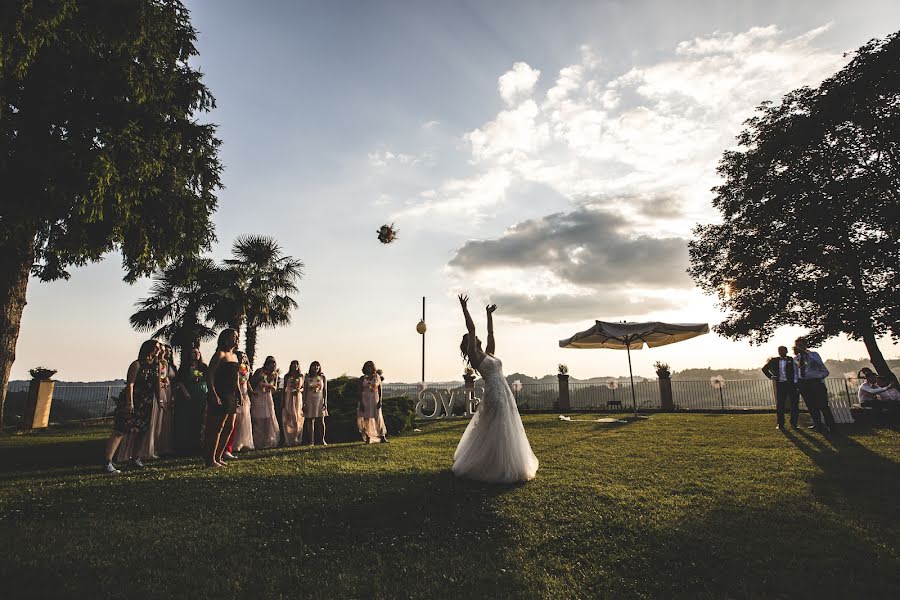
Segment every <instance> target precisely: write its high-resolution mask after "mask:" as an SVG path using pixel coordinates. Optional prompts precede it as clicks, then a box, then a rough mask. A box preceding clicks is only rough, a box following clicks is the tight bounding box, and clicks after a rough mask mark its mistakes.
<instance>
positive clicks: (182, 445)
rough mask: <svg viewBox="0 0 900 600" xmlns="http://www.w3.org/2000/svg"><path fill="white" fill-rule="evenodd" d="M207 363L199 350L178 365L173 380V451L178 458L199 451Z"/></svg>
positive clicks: (206, 389)
mask: <svg viewBox="0 0 900 600" xmlns="http://www.w3.org/2000/svg"><path fill="white" fill-rule="evenodd" d="M206 371H207V366H206V363H205V362H203V354H202V353H201V352H200V348H196V347H195V348H193V349H192V350H191V357H190V359H189V360H183V361H181V368H180V369H178V375H177V376H176V378H175V380H176V398H175V448H176V450H177V451H178V454H181V455H190V454H196V453H198V452H199V451H200V447H201V444H200V431H201V430H202V429H203V413H204V410H205V408H206V395H207V393H208V392H209V388H207V387H206Z"/></svg>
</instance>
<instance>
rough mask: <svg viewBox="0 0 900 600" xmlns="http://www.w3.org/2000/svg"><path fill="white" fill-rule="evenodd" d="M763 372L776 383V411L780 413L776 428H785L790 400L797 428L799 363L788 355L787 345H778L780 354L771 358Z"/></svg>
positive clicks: (793, 425) (793, 422)
mask: <svg viewBox="0 0 900 600" xmlns="http://www.w3.org/2000/svg"><path fill="white" fill-rule="evenodd" d="M762 372H763V374H764V375H765V376H766V377H767V378H769V379H771V380H772V381H773V382H774V383H775V411H776V413H777V415H778V425H776V426H775V429H784V409H785V404H786V403H787V402H788V401H790V403H791V427H793V428H794V429H797V419H798V418H799V416H800V395H799V394H798V393H797V380H798V379H799V373H798V370H797V363H795V362H794V359H793V358H791V357H790V356H788V349H787V346H778V356H776V357H775V358H770V359H769V362H767V363H766V366H764V367H763V368H762Z"/></svg>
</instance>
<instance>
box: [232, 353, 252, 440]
mask: <svg viewBox="0 0 900 600" xmlns="http://www.w3.org/2000/svg"><path fill="white" fill-rule="evenodd" d="M248 369H249V368H248V367H247V365H241V369H240V371H239V372H238V386H239V387H240V388H241V405H240V406H238V409H237V413H236V414H235V416H234V440H233V441H232V449H233V450H234V451H236V452H238V451H240V450H253V449H254V447H255V446H254V445H253V420H252V418H251V416H250V388H249V386H248V385H247V381H248V380H249V378H250V373H249V371H248Z"/></svg>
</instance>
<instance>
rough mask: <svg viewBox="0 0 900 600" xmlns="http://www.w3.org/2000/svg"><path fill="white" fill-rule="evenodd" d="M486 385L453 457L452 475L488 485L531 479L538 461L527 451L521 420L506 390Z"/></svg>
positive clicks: (526, 440)
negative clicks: (480, 400)
mask: <svg viewBox="0 0 900 600" xmlns="http://www.w3.org/2000/svg"><path fill="white" fill-rule="evenodd" d="M505 383H506V382H505V381H501V384H499V385H498V384H493V385H492V384H490V383H489V384H488V386H487V387H486V389H485V397H484V400H483V401H482V402H481V403H480V404H479V405H478V410H477V412H476V413H475V416H474V417H472V420H471V421H469V425H468V426H467V427H466V431H465V432H464V433H463V436H462V439H460V440H459V445H458V446H457V447H456V453H455V454H454V458H455V461H454V463H453V473H454V474H455V475H456V476H458V477H465V478H467V479H475V480H478V481H485V482H489V483H515V482H518V481H530V480H532V479H534V476H535V475H536V474H537V470H538V459H537V457H536V456H535V455H534V452H532V451H531V444H529V443H528V437H527V436H526V435H525V428H524V427H523V426H522V418H521V417H520V416H519V411H518V409H517V408H516V401H515V398H514V397H513V394H512V392H511V391H509V388H508V386H506V385H503V384H505Z"/></svg>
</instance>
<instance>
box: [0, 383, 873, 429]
mask: <svg viewBox="0 0 900 600" xmlns="http://www.w3.org/2000/svg"><path fill="white" fill-rule="evenodd" d="M825 385H826V388H827V390H828V397H829V401H830V402H831V403H832V405H833V406H838V407H847V408H849V407H850V406H852V405H855V404H857V389H858V388H857V386H856V384H855V383H854V382H852V381H851V380H847V379H843V378H838V377H833V378H829V379H826V380H825ZM427 387H428V389H433V390H438V389H440V390H448V391H453V390H457V391H461V390H462V389H463V386H462V384H453V383H443V384H427ZM122 388H123V386H121V385H117V386H72V385H60V386H56V387H54V390H53V404H52V405H51V408H50V422H52V423H63V422H66V421H83V420H90V419H99V418H104V417H109V416H112V414H113V412H114V410H115V405H116V399H117V398H118V395H119V392H120V391H121V390H122ZM476 388H477V390H478V391H477V393H476V395H477V397H479V398H482V397H483V393H484V392H483V387H482V384H481V382H478V385H477V386H476ZM512 388H513V393H514V394H515V396H516V402H517V404H518V406H519V410H520V411H522V412H529V411H553V410H559V385H558V384H557V383H555V382H547V383H523V384H520V385H514V386H512ZM419 391H420V386H419V385H417V384H394V383H388V384H385V385H384V395H385V396H406V397H408V398H417V397H418V396H419ZM634 397H635V398H636V400H637V405H638V409H639V410H659V409H660V408H661V406H660V392H659V382H658V381H657V380H647V381H638V382H635V384H634ZM27 399H28V382H15V383H11V384H10V385H9V387H8V388H7V395H6V406H5V410H4V413H5V419H4V420H5V421H6V424H7V425H15V424H17V423H18V420H19V418H20V417H21V415H23V414H24V412H25V405H26V402H27ZM672 400H673V404H674V408H675V410H696V411H707V412H708V411H722V410H774V409H775V392H774V387H773V385H772V382H771V381H768V380H766V379H739V380H726V381H725V384H724V386H722V387H720V388H714V387H713V386H712V385H711V384H710V382H709V381H681V380H672ZM569 405H570V407H571V409H572V410H585V411H589V410H598V411H631V410H634V405H633V402H632V390H631V384H630V382H627V381H626V382H621V381H620V382H618V384H617V386H616V387H610V386H609V385H608V384H606V383H587V382H571V381H570V382H569ZM801 406H802V404H801ZM426 408H429V409H430V407H426Z"/></svg>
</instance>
